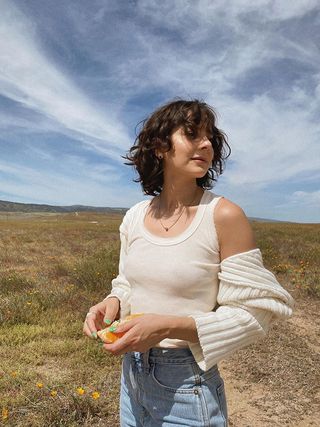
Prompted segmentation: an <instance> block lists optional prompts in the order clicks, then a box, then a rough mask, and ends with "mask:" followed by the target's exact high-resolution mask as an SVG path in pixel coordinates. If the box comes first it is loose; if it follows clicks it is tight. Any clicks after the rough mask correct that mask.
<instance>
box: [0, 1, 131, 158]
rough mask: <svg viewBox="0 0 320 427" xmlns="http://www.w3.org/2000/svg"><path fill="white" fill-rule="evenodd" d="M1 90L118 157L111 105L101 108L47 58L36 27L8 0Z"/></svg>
mask: <svg viewBox="0 0 320 427" xmlns="http://www.w3.org/2000/svg"><path fill="white" fill-rule="evenodd" d="M0 10H1V13H0V61H1V70H0V93H1V94H2V95H4V96H6V97H8V98H10V99H11V100H13V101H15V102H18V103H21V104H23V105H24V106H25V107H27V108H29V109H31V110H34V111H36V112H38V113H40V114H42V115H44V116H45V117H47V118H48V119H49V120H51V121H54V122H56V123H57V124H58V129H59V131H61V130H63V131H65V132H66V133H67V134H68V133H69V132H71V133H72V135H73V137H74V138H77V139H80V140H81V141H82V143H83V144H86V145H87V146H89V147H90V148H92V149H94V150H97V151H99V152H100V153H102V154H105V155H113V157H114V159H115V160H119V155H118V156H116V155H115V151H118V152H119V148H122V149H123V148H124V147H126V146H127V144H128V135H127V132H126V130H125V128H124V126H123V125H122V124H121V123H120V122H119V120H118V119H117V117H115V115H114V114H113V112H112V111H102V110H101V109H99V106H98V105H95V103H94V101H93V100H92V99H90V98H89V97H88V96H87V95H86V94H84V93H82V92H81V90H79V88H77V87H76V86H75V85H74V83H73V82H72V80H71V79H70V78H69V77H68V76H67V75H66V73H65V72H64V71H63V70H59V69H58V67H57V66H56V65H55V64H54V63H53V62H52V61H51V60H50V59H49V58H48V57H46V55H45V53H44V52H43V50H42V48H41V46H40V45H39V43H38V42H37V40H36V31H35V27H34V26H33V25H32V23H31V22H29V21H28V20H27V18H26V17H25V16H24V15H23V14H22V13H21V12H20V11H19V10H17V9H16V8H15V7H14V5H13V4H12V2H9V1H2V2H1V6H0Z"/></svg>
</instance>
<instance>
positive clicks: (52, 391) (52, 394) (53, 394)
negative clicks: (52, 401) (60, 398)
mask: <svg viewBox="0 0 320 427" xmlns="http://www.w3.org/2000/svg"><path fill="white" fill-rule="evenodd" d="M50 394H51V396H52V397H56V395H57V394H58V392H57V390H51V392H50Z"/></svg>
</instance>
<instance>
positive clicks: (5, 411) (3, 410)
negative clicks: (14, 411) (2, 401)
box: [2, 408, 9, 420]
mask: <svg viewBox="0 0 320 427" xmlns="http://www.w3.org/2000/svg"><path fill="white" fill-rule="evenodd" d="M8 417H9V411H8V409H7V408H2V419H3V420H7V419H8Z"/></svg>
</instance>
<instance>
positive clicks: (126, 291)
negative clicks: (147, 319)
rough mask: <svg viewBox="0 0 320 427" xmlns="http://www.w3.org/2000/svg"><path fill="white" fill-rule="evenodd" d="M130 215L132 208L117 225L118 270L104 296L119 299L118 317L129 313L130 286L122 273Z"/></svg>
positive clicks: (121, 317)
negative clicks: (118, 225)
mask: <svg viewBox="0 0 320 427" xmlns="http://www.w3.org/2000/svg"><path fill="white" fill-rule="evenodd" d="M131 215H132V208H131V209H129V210H128V211H127V212H126V214H125V216H124V217H123V220H122V222H121V224H120V227H119V232H120V255H119V270H118V275H117V277H115V278H114V279H113V280H112V281H111V285H112V289H111V292H110V294H109V295H107V296H106V297H105V300H106V299H108V298H114V297H116V298H118V299H119V301H120V316H119V317H120V319H123V318H124V317H125V316H127V315H129V314H130V294H131V287H130V283H129V282H128V280H127V279H126V276H125V273H124V266H125V260H126V257H127V250H128V230H129V227H130V218H131Z"/></svg>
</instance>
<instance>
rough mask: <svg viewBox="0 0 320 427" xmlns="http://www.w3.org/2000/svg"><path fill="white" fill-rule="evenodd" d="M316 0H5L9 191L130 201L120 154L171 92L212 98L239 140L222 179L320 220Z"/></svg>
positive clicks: (130, 174) (242, 192) (1, 28)
mask: <svg viewBox="0 0 320 427" xmlns="http://www.w3.org/2000/svg"><path fill="white" fill-rule="evenodd" d="M319 27H320V6H319V2H318V1H317V0H314V1H313V0H296V1H294V2H292V1H289V0H272V1H271V0H260V1H255V2H253V1H249V0H235V1H228V0H223V1H222V0H217V1H214V0H198V1H197V0H194V1H188V0H162V1H161V2H159V1H156V0H140V1H139V0H126V1H124V0H123V1H121V0H120V1H119V0H114V1H111V0H103V1H102V0H90V1H88V0H69V1H67V2H66V1H61V0H55V1H49V0H1V1H0V148H1V157H0V180H1V181H0V182H1V185H0V199H2V200H11V201H16V202H25V203H48V204H55V205H71V204H85V205H93V206H113V207H130V206H132V205H133V204H134V203H136V202H138V201H140V200H143V199H144V198H146V197H149V196H144V195H143V192H142V189H141V186H140V184H138V183H134V182H133V178H135V177H136V175H135V173H134V171H133V170H132V168H131V167H129V166H126V165H124V164H123V162H124V160H123V159H122V157H121V155H124V154H125V152H126V151H127V150H128V149H129V148H130V147H131V145H132V144H133V142H134V138H135V126H136V124H137V123H138V122H139V121H140V120H142V119H143V118H145V117H146V116H147V115H149V114H150V112H152V111H153V110H154V109H155V108H157V107H158V106H159V105H161V104H162V103H164V102H167V101H169V100H171V99H173V98H174V97H177V96H178V97H182V98H187V99H190V98H200V99H203V100H204V101H206V102H207V103H209V104H210V105H212V106H213V107H214V109H215V110H216V111H217V114H218V127H219V128H221V129H222V130H223V131H224V132H225V133H226V134H227V136H228V141H229V144H230V146H231V149H232V154H231V156H230V157H229V159H228V160H227V163H226V169H225V172H224V173H223V174H222V175H221V176H220V178H219V180H218V183H217V184H216V186H215V187H214V188H213V190H212V191H213V192H215V193H217V194H221V195H224V196H225V197H227V198H229V199H230V200H232V201H233V202H235V203H237V204H239V205H240V206H241V207H242V208H243V209H244V211H245V212H246V214H247V215H248V216H256V217H264V218H273V219H279V220H288V221H296V222H320V185H319V183H320V117H319V116H320V103H319V100H320V71H319V70H320V56H319V55H320V53H319V40H318V34H319V31H320V28H319Z"/></svg>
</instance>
